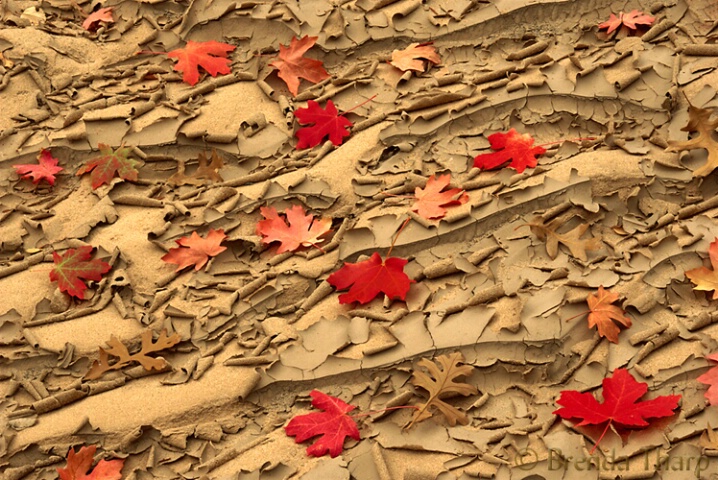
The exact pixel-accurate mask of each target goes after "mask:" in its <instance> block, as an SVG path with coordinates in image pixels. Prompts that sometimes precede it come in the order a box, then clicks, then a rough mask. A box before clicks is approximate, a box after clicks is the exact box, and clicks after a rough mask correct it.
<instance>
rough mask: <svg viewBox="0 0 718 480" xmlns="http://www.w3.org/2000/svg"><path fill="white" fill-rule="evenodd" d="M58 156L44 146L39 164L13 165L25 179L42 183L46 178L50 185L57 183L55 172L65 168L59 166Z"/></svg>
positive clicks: (39, 157) (38, 160) (38, 158)
mask: <svg viewBox="0 0 718 480" xmlns="http://www.w3.org/2000/svg"><path fill="white" fill-rule="evenodd" d="M57 162H58V160H57V158H55V157H53V156H52V154H51V153H50V150H45V149H44V148H43V149H42V150H41V151H40V155H38V157H37V163H38V164H37V165H31V164H27V165H13V166H12V167H13V168H14V169H15V172H16V173H17V174H18V175H22V178H24V179H25V180H32V183H35V184H37V183H40V182H41V181H42V180H45V181H46V182H47V183H49V184H50V185H55V174H56V173H58V172H61V171H62V170H63V168H62V167H58V166H57Z"/></svg>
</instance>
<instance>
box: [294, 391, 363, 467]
mask: <svg viewBox="0 0 718 480" xmlns="http://www.w3.org/2000/svg"><path fill="white" fill-rule="evenodd" d="M309 395H311V397H312V405H313V406H315V407H316V408H318V409H320V410H324V412H323V413H319V412H315V413H308V414H306V415H297V416H296V417H294V418H292V419H291V420H290V421H289V423H288V424H287V426H286V427H284V431H285V432H287V435H289V436H290V437H294V436H296V437H297V438H296V439H295V441H296V442H297V443H301V442H303V441H305V440H308V439H310V438H312V437H316V436H317V435H321V437H320V438H319V439H317V441H315V442H314V443H313V444H312V445H310V446H309V447H307V455H313V456H315V457H321V456H322V455H325V454H326V453H329V455H331V457H332V458H334V457H336V456H337V455H339V454H341V453H342V450H343V449H344V439H345V438H346V437H351V438H353V439H354V440H361V435H360V434H359V428H358V427H357V424H356V422H355V421H354V419H353V418H352V417H350V416H349V415H347V413H348V412H351V411H352V410H354V409H355V408H356V406H354V405H349V404H348V403H346V402H343V401H342V400H340V399H338V398H336V397H332V396H331V395H327V394H326V393H323V392H320V391H319V390H312V391H311V392H310V393H309Z"/></svg>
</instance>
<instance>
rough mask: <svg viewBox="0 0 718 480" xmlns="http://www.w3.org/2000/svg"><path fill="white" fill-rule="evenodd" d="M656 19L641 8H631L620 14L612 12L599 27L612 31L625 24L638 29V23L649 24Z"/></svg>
mask: <svg viewBox="0 0 718 480" xmlns="http://www.w3.org/2000/svg"><path fill="white" fill-rule="evenodd" d="M655 21H656V19H655V17H652V16H650V15H646V14H644V13H643V12H641V11H639V10H631V11H630V12H628V13H623V12H619V14H618V16H616V15H614V14H613V13H612V14H611V16H610V17H609V18H608V20H606V21H605V22H603V23H599V24H598V29H599V30H601V29H603V28H607V29H608V30H607V31H606V33H611V32H613V31H614V30H616V29H617V28H619V27H621V26H622V25H623V26H625V27H626V28H628V29H630V30H636V28H638V25H647V26H649V25H651V24H652V23H653V22H655Z"/></svg>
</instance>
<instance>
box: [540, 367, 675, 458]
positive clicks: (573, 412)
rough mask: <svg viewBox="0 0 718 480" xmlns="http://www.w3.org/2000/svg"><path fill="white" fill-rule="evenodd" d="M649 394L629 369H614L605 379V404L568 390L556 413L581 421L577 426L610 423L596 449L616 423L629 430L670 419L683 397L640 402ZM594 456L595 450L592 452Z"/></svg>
mask: <svg viewBox="0 0 718 480" xmlns="http://www.w3.org/2000/svg"><path fill="white" fill-rule="evenodd" d="M647 391H648V384H647V383H643V382H637V381H636V379H635V378H633V376H632V375H631V374H630V373H628V370H626V369H625V368H618V369H616V370H614V372H613V377H610V378H604V379H603V403H599V402H598V400H596V399H595V398H594V397H593V395H591V394H590V393H580V392H578V391H576V390H564V391H562V392H561V397H560V398H559V399H558V400H557V401H556V403H558V404H559V405H561V406H562V408H559V409H558V410H556V411H554V412H553V413H554V414H556V415H558V416H559V417H561V418H563V419H570V418H580V419H581V422H580V423H578V424H577V426H583V425H599V424H602V423H604V422H608V423H607V425H606V428H605V429H604V430H603V433H602V434H601V436H600V437H599V439H598V440H597V441H596V444H595V445H594V447H593V449H595V448H596V447H597V446H598V443H599V442H600V441H601V439H603V436H604V435H605V434H606V432H607V431H608V429H609V427H610V426H611V424H612V423H615V424H619V425H623V426H626V427H638V428H643V427H647V426H648V425H649V423H648V422H647V421H646V420H647V419H649V418H662V417H670V416H671V415H673V410H674V409H675V408H676V407H678V400H680V399H681V396H680V395H663V396H660V397H656V398H654V399H652V400H646V401H642V402H639V401H637V400H638V399H639V398H641V397H642V396H643V395H645V393H646V392H647ZM591 453H593V450H591Z"/></svg>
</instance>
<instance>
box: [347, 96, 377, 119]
mask: <svg viewBox="0 0 718 480" xmlns="http://www.w3.org/2000/svg"><path fill="white" fill-rule="evenodd" d="M376 97H377V95H376V94H374V95H372V96H371V97H369V98H367V99H366V100H364V101H363V102H361V103H360V104H359V105H354V106H353V107H352V108H350V109H349V110H347V111H346V112H344V113H342V115H346V114H347V113H349V112H353V111H354V110H356V109H357V108H359V107H361V106H363V105H366V104H367V103H369V102H371V101H372V100H374V99H375V98H376Z"/></svg>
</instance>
